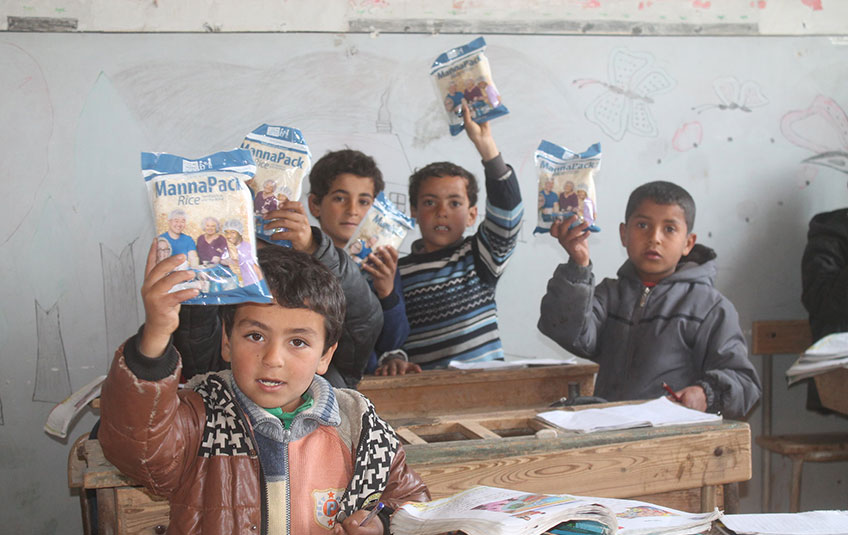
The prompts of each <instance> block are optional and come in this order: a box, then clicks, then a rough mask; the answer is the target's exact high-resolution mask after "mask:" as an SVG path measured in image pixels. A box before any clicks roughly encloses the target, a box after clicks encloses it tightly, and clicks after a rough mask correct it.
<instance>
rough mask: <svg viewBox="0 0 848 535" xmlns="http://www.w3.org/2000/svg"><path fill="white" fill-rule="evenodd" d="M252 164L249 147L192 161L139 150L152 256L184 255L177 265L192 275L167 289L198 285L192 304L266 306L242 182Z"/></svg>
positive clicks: (250, 204) (248, 176)
mask: <svg viewBox="0 0 848 535" xmlns="http://www.w3.org/2000/svg"><path fill="white" fill-rule="evenodd" d="M255 171H256V165H255V164H254V163H253V157H252V156H251V155H250V151H249V150H246V149H235V150H231V151H227V152H216V153H215V154H211V155H209V156H205V157H203V158H198V159H196V160H192V159H188V158H182V157H180V156H175V155H173V154H167V153H163V152H142V153H141V172H142V176H143V177H144V180H145V181H146V182H147V190H148V193H149V195H150V204H151V206H152V208H153V223H154V225H155V232H156V259H157V261H161V260H163V259H165V258H167V257H169V256H171V255H175V254H184V255H186V262H185V263H183V264H182V265H181V266H180V267H179V268H178V269H190V270H192V271H194V273H195V278H194V279H193V280H191V281H188V282H185V283H182V284H178V285H177V286H175V287H174V288H173V290H172V291H177V290H182V289H185V288H197V289H199V290H200V293H199V294H198V295H197V297H195V298H193V299H189V300H187V301H185V303H187V304H190V305H223V304H231V303H242V302H245V301H253V302H257V303H270V302H271V300H272V299H271V292H270V291H269V290H268V285H267V283H266V282H265V279H264V277H263V275H262V271H261V270H260V269H259V264H258V263H257V261H256V238H255V230H254V229H255V227H254V222H253V196H252V195H251V194H250V189H249V188H248V186H247V184H246V181H247V180H250V179H251V178H252V177H253V174H254V173H255Z"/></svg>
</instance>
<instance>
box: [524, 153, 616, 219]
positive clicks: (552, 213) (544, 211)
mask: <svg viewBox="0 0 848 535" xmlns="http://www.w3.org/2000/svg"><path fill="white" fill-rule="evenodd" d="M533 159H534V161H535V164H536V173H537V175H538V177H539V205H538V207H539V217H538V219H537V223H536V229H535V230H534V231H533V233H534V234H535V233H537V232H549V231H550V229H551V224H553V222H554V221H555V220H556V219H557V218H558V217H561V218H569V217H571V216H573V215H574V214H577V216H578V223H577V224H580V223H583V222H584V221H587V222H588V223H589V227H588V230H590V231H592V232H598V231H600V230H601V229H600V228H599V227H598V226H597V225H595V220H596V218H597V217H598V214H597V196H596V194H595V175H596V174H597V173H598V170H599V169H600V167H601V144H600V143H595V144H594V145H592V146H591V147H589V148H588V149H586V150H585V151H584V152H581V153H579V154H577V153H575V152H572V151H570V150H568V149H566V148H565V147H560V146H559V145H557V144H555V143H551V142H550V141H545V140H542V142H541V143H540V144H539V148H538V149H536V152H535V154H534V158H533ZM572 226H574V225H572Z"/></svg>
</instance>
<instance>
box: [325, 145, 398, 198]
mask: <svg viewBox="0 0 848 535" xmlns="http://www.w3.org/2000/svg"><path fill="white" fill-rule="evenodd" d="M342 173H350V174H352V175H356V176H361V177H366V178H370V179H371V180H372V181H374V196H375V197H376V196H377V194H378V193H380V192H381V191H383V188H385V187H386V185H385V183H384V182H383V173H381V172H380V169H379V168H378V167H377V164H376V163H375V162H374V158H372V157H370V156H368V155H367V154H364V153H362V152H359V151H358V150H352V149H342V150H336V151H331V152H328V153H327V154H325V155H324V156H321V159H319V160H318V161H317V162H315V165H313V166H312V170H311V171H310V172H309V193H311V194H313V195H315V197H316V198H317V200H318V201H320V200H321V199H323V198H324V196H325V195H326V194H327V193H329V192H330V186H332V184H333V180H335V179H336V177H337V176H339V175H340V174H342Z"/></svg>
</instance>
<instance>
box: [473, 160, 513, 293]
mask: <svg viewBox="0 0 848 535" xmlns="http://www.w3.org/2000/svg"><path fill="white" fill-rule="evenodd" d="M483 166H484V168H485V170H486V197H487V198H486V217H485V218H484V219H483V222H482V223H481V224H480V228H479V229H478V231H477V234H476V236H475V238H476V239H475V242H474V250H475V255H476V256H477V258H478V260H480V262H478V267H479V268H480V270H479V275H480V278H482V279H483V280H485V281H486V282H488V283H490V284H494V283H495V282H496V281H497V279H498V278H499V277H500V276H501V275H502V274H503V271H504V269H506V265H507V262H508V261H509V259H510V257H511V256H512V253H513V251H515V246H516V244H517V243H518V233H519V232H520V231H521V220H522V218H523V217H524V205H523V204H522V203H521V189H520V188H519V186H518V178H516V176H515V171H513V170H512V168H511V167H509V166H507V165H506V164H505V163H504V161H503V158H502V157H501V155H500V154H499V155H498V156H497V157H495V158H493V159H492V160H489V161H488V162H483Z"/></svg>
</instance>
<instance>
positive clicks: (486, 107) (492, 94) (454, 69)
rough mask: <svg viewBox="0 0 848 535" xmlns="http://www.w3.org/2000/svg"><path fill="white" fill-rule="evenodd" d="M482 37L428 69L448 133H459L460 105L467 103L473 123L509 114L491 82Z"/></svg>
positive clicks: (460, 127) (440, 57) (443, 57)
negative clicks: (442, 110)
mask: <svg viewBox="0 0 848 535" xmlns="http://www.w3.org/2000/svg"><path fill="white" fill-rule="evenodd" d="M485 51H486V40H485V39H483V38H482V37H478V38H477V39H475V40H473V41H471V42H470V43H468V44H467V45H462V46H460V47H457V48H452V49H450V50H448V51H447V52H445V53H444V54H442V55H440V56H439V57H438V58H436V60H435V61H434V62H433V65H432V66H431V67H430V75H431V76H432V77H433V80H434V81H435V84H436V94H437V95H438V98H439V102H441V103H442V105H443V106H444V109H445V112H447V116H448V123H449V125H450V133H451V135H452V136H455V135H457V134H459V133H460V132H462V130H463V128H464V125H463V119H462V102H463V101H465V102H467V103H468V108H469V110H470V111H471V118H472V119H473V120H474V122H477V123H485V122H486V121H490V120H492V119H494V118H495V117H500V116H502V115H506V114H507V113H509V110H508V109H506V106H504V104H503V100H502V99H501V95H500V93H499V92H498V90H497V88H496V87H495V82H494V81H493V80H492V69H491V68H490V67H489V60H488V58H487V57H486V54H485Z"/></svg>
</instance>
